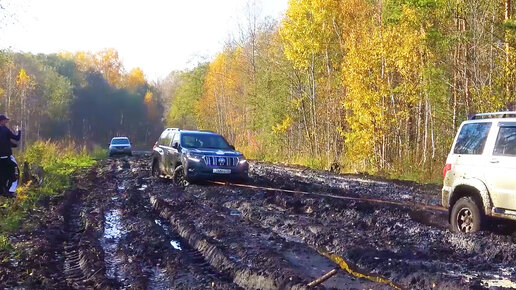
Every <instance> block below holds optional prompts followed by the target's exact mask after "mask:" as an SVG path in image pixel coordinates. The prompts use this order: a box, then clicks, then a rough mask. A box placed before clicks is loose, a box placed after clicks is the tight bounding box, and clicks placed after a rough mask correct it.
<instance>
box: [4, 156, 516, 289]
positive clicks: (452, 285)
mask: <svg viewBox="0 0 516 290" xmlns="http://www.w3.org/2000/svg"><path fill="white" fill-rule="evenodd" d="M149 158H150V156H149V155H145V154H142V155H137V156H133V157H118V158H112V159H109V160H105V161H103V162H102V163H101V164H99V165H98V166H96V167H95V168H92V169H91V170H88V171H85V172H82V173H79V174H78V175H77V176H76V177H75V178H74V182H73V186H72V188H70V189H69V190H68V191H67V192H65V193H64V194H63V196H62V197H55V198H47V199H45V200H42V201H41V202H40V205H39V206H38V207H37V208H36V209H35V210H34V211H33V212H32V213H30V215H29V217H28V218H27V220H26V221H25V226H24V227H23V228H22V229H21V230H19V231H17V232H16V233H14V234H13V235H12V236H11V237H10V242H11V244H12V245H13V246H14V248H15V249H14V250H12V251H3V252H0V258H1V259H2V261H1V265H0V284H1V285H2V288H40V289H41V288H44V289H70V288H73V289H91V288H97V289H307V288H309V287H308V286H307V285H308V284H309V283H310V282H312V281H314V280H316V279H317V278H319V277H320V276H322V275H324V274H326V273H328V272H330V271H331V270H332V269H339V270H338V271H337V274H336V275H335V276H333V277H331V278H329V279H328V280H326V281H325V282H324V283H322V284H320V285H318V286H315V287H313V288H315V289H392V288H411V289H429V288H439V289H479V288H480V289H481V288H494V289H497V288H503V287H506V288H515V287H516V283H515V282H516V263H515V258H516V245H514V244H513V243H512V240H511V235H510V233H511V231H510V230H509V228H511V226H512V225H507V224H505V225H499V224H497V223H494V222H492V223H490V224H489V226H488V230H486V231H482V232H479V233H476V234H471V235H462V234H455V233H452V232H450V231H449V230H448V223H447V213H446V212H445V211H442V209H440V208H439V207H438V205H439V202H440V188H438V187H436V186H422V185H419V184H416V183H410V182H400V181H392V180H384V179H378V178H372V177H368V176H359V175H337V174H332V173H329V172H324V171H316V170H309V169H306V168H302V167H289V166H285V165H279V164H269V163H262V162H253V163H252V164H251V167H250V168H251V170H250V171H251V172H250V175H251V178H250V181H249V182H248V183H247V184H244V185H238V184H220V183H218V184H215V183H210V182H206V183H202V184H192V185H189V186H187V187H185V188H183V187H178V186H175V185H174V184H173V183H172V182H171V181H169V180H166V179H157V178H152V177H150V174H149V168H148V167H149V166H148V165H149ZM512 281H515V282H512Z"/></svg>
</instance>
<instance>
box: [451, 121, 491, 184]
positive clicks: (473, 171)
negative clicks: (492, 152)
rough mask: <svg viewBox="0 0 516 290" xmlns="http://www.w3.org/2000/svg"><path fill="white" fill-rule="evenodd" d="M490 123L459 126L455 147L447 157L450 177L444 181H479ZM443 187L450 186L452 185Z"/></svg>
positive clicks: (472, 123)
mask: <svg viewBox="0 0 516 290" xmlns="http://www.w3.org/2000/svg"><path fill="white" fill-rule="evenodd" d="M491 127H492V123H491V122H485V121H480V122H470V123H465V124H463V125H462V126H461V128H460V131H459V133H458V135H457V138H456V141H455V145H454V146H453V148H452V152H451V154H450V155H449V156H448V160H447V163H450V164H451V165H452V166H451V170H452V176H453V178H451V179H446V180H449V181H451V182H461V181H462V180H464V179H466V180H467V179H480V180H482V179H483V177H484V163H485V159H486V154H485V150H484V149H485V148H486V141H487V138H488V134H489V131H490V129H491ZM446 180H445V185H448V186H451V185H452V184H446Z"/></svg>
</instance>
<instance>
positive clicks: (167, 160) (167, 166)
mask: <svg viewBox="0 0 516 290" xmlns="http://www.w3.org/2000/svg"><path fill="white" fill-rule="evenodd" d="M174 135H177V134H176V132H175V131H171V132H169V133H168V135H167V140H166V144H165V145H163V148H164V156H163V167H165V172H166V173H167V174H169V175H171V174H172V173H173V172H174V168H172V166H170V156H171V154H172V151H173V150H174V148H172V138H174Z"/></svg>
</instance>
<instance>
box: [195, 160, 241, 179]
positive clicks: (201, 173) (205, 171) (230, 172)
mask: <svg viewBox="0 0 516 290" xmlns="http://www.w3.org/2000/svg"><path fill="white" fill-rule="evenodd" d="M185 175H186V178H187V179H189V180H232V179H234V180H239V179H240V180H242V179H247V177H248V175H249V164H248V163H247V162H245V163H238V164H237V165H236V166H234V167H226V166H207V165H206V164H205V163H204V162H202V161H201V162H194V161H188V162H186V166H185Z"/></svg>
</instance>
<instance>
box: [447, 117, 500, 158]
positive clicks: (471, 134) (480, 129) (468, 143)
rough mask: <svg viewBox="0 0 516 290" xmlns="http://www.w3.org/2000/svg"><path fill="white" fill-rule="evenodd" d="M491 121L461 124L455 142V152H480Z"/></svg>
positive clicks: (482, 149)
mask: <svg viewBox="0 0 516 290" xmlns="http://www.w3.org/2000/svg"><path fill="white" fill-rule="evenodd" d="M489 129H491V123H470V124H465V125H464V126H462V129H461V130H460V133H459V137H458V138H457V142H456V143H455V148H454V149H453V153H455V154H482V152H483V151H484V146H485V144H486V140H487V135H488V133H489Z"/></svg>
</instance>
